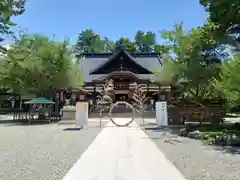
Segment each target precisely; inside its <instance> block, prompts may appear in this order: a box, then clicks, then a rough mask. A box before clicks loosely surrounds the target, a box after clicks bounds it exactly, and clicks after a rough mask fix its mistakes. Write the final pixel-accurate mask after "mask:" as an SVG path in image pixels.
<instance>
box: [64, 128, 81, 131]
mask: <svg viewBox="0 0 240 180" xmlns="http://www.w3.org/2000/svg"><path fill="white" fill-rule="evenodd" d="M80 130H82V128H65V129H63V131H80Z"/></svg>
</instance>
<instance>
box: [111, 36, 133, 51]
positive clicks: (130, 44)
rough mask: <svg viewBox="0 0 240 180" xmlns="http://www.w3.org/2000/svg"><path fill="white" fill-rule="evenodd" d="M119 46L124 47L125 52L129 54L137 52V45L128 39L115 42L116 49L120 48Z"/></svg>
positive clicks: (122, 38)
mask: <svg viewBox="0 0 240 180" xmlns="http://www.w3.org/2000/svg"><path fill="white" fill-rule="evenodd" d="M119 45H123V46H124V48H125V50H126V51H128V52H136V51H137V49H136V44H135V43H134V42H132V41H131V40H130V39H128V38H124V37H121V38H120V39H119V40H117V41H116V42H115V47H118V46H119Z"/></svg>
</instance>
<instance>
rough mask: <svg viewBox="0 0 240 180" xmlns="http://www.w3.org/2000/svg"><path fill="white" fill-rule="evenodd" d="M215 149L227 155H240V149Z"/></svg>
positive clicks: (220, 147)
mask: <svg viewBox="0 0 240 180" xmlns="http://www.w3.org/2000/svg"><path fill="white" fill-rule="evenodd" d="M213 149H214V150H216V151H219V152H222V153H227V154H238V155H239V154H240V147H230V146H214V147H213Z"/></svg>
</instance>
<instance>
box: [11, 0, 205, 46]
mask: <svg viewBox="0 0 240 180" xmlns="http://www.w3.org/2000/svg"><path fill="white" fill-rule="evenodd" d="M206 17H207V13H205V11H204V9H203V7H202V6H201V5H199V0H147V1H146V0H138V1H137V0H121V1H116V0H28V2H27V5H26V12H25V13H24V14H23V15H21V16H18V17H16V18H14V21H15V22H16V23H17V24H18V25H19V26H20V27H21V28H23V29H27V31H28V32H29V33H41V34H44V35H47V36H49V37H52V36H53V34H55V39H56V40H63V39H64V38H65V37H68V38H69V39H70V41H71V43H74V42H75V40H76V35H77V34H78V33H79V32H80V31H81V30H84V29H93V30H94V31H95V32H97V33H99V34H100V35H101V36H108V38H110V39H113V40H116V39H118V38H119V37H121V36H124V37H129V38H130V39H133V38H134V35H135V33H136V31H137V30H144V31H154V32H157V31H158V30H162V29H166V30H169V29H171V28H172V27H173V24H174V22H176V23H180V22H183V23H184V27H185V28H187V29H189V28H191V27H196V26H198V25H201V24H203V23H204V22H205V20H206ZM158 40H159V41H160V40H161V39H160V38H159V37H158Z"/></svg>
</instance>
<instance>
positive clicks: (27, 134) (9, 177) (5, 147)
mask: <svg viewBox="0 0 240 180" xmlns="http://www.w3.org/2000/svg"><path fill="white" fill-rule="evenodd" d="M71 127H73V126H72V125H57V124H50V125H49V124H48V125H25V126H23V125H6V124H5V125H4V124H0V179H1V180H60V179H62V178H63V176H64V175H65V174H66V173H67V172H68V170H69V169H70V168H71V167H72V166H73V164H74V163H75V162H76V161H77V159H79V157H80V156H81V154H82V153H83V152H84V151H85V150H86V148H87V147H88V146H89V145H90V144H91V142H92V141H93V139H94V138H95V137H96V136H97V134H98V133H99V132H100V131H101V128H99V127H96V126H95V127H94V126H92V127H91V125H90V127H89V128H88V129H87V130H84V131H64V129H65V128H71Z"/></svg>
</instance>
